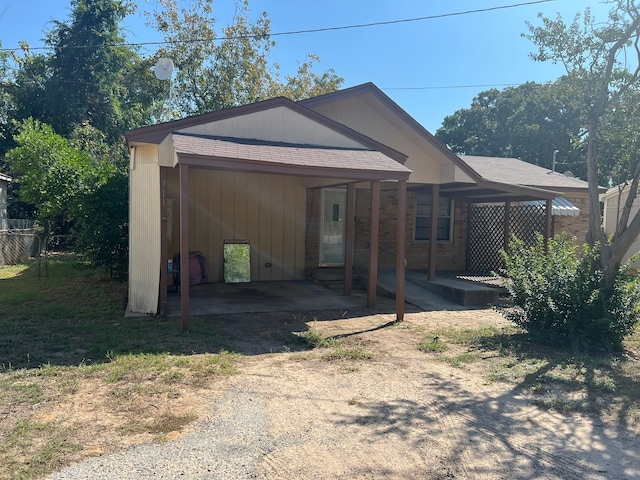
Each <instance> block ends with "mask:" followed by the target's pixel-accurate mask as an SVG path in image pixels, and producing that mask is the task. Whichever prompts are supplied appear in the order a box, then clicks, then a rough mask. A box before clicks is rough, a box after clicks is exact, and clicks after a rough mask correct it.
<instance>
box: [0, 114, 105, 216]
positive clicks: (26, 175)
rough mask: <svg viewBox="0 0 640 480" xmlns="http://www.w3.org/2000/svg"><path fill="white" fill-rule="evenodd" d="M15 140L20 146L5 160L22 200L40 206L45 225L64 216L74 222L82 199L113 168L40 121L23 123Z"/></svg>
mask: <svg viewBox="0 0 640 480" xmlns="http://www.w3.org/2000/svg"><path fill="white" fill-rule="evenodd" d="M15 140H16V142H17V144H18V146H17V147H15V148H13V149H12V150H10V151H9V152H7V154H6V157H5V159H6V161H7V163H8V165H9V167H10V168H11V172H12V174H13V175H14V176H15V177H16V181H17V182H18V183H19V184H20V198H21V200H23V201H25V202H28V203H30V204H32V205H35V206H36V209H37V215H38V219H39V220H41V221H42V222H50V221H53V220H54V219H55V218H56V217H60V216H62V217H64V218H65V219H66V221H71V219H72V217H73V213H74V210H75V207H74V205H75V204H76V200H77V198H78V196H79V195H80V194H82V193H84V192H86V191H89V190H90V189H91V188H95V186H96V185H97V184H99V183H100V182H102V181H104V178H105V177H106V176H107V174H108V171H109V169H110V168H109V167H108V166H107V165H106V164H104V163H99V164H96V162H94V160H93V159H92V158H91V156H90V155H89V154H88V153H86V152H84V151H82V150H79V149H77V148H75V147H74V146H73V145H72V144H71V142H70V141H69V140H67V139H66V138H64V137H62V136H61V135H58V134H57V133H55V132H54V131H53V128H52V127H51V126H49V125H46V124H44V123H41V122H39V121H38V120H33V119H27V120H25V121H23V122H21V123H20V125H19V130H18V134H17V135H16V136H15Z"/></svg>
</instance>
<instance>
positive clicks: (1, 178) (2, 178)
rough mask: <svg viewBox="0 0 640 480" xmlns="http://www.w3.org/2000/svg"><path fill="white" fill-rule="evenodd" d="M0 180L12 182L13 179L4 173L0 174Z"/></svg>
mask: <svg viewBox="0 0 640 480" xmlns="http://www.w3.org/2000/svg"><path fill="white" fill-rule="evenodd" d="M0 180H4V181H5V182H11V181H13V179H12V178H11V177H10V176H9V175H5V174H4V173H0Z"/></svg>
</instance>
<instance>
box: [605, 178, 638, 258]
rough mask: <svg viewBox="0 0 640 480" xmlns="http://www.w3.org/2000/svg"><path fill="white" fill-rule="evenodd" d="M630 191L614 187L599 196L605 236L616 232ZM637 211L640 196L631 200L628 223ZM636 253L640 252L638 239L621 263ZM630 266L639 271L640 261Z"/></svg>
mask: <svg viewBox="0 0 640 480" xmlns="http://www.w3.org/2000/svg"><path fill="white" fill-rule="evenodd" d="M630 189H631V186H630V185H627V186H625V187H622V186H615V187H612V188H610V189H609V190H607V191H606V192H605V193H603V194H602V195H600V201H601V202H602V203H603V204H604V207H603V219H602V223H603V228H604V232H605V234H606V235H613V234H614V233H615V231H616V228H618V222H619V219H620V212H622V209H623V207H624V204H625V202H626V201H627V198H628V197H629V191H630ZM638 210H640V196H636V198H635V199H634V200H633V205H632V206H631V214H630V215H629V221H631V220H632V219H633V217H634V216H635V215H636V214H637V213H638ZM638 252H640V238H638V239H637V240H636V241H635V242H634V243H633V244H632V245H631V248H629V251H628V252H627V254H626V255H625V256H624V257H623V259H622V262H623V263H626V262H627V261H628V260H629V259H630V258H631V257H632V256H633V255H635V254H637V253H638ZM631 266H632V267H633V268H635V269H640V260H636V261H635V262H634V263H633V265H631Z"/></svg>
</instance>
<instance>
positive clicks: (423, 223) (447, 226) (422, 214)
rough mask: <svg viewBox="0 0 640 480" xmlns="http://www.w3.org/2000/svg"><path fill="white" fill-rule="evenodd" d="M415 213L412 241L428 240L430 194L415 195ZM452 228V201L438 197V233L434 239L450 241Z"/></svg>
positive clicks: (429, 233)
mask: <svg viewBox="0 0 640 480" xmlns="http://www.w3.org/2000/svg"><path fill="white" fill-rule="evenodd" d="M415 212H416V221H415V232H414V240H429V239H430V238H431V193H423V192H417V193H416V208H415ZM452 226H453V199H451V198H447V197H440V198H439V204H438V233H437V236H436V238H437V239H438V240H441V241H451V227H452Z"/></svg>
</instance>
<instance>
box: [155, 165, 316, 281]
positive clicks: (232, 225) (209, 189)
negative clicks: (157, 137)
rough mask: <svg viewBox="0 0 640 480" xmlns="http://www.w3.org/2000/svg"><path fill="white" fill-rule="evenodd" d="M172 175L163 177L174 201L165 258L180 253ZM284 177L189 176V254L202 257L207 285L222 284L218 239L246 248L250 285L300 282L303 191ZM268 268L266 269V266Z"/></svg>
mask: <svg viewBox="0 0 640 480" xmlns="http://www.w3.org/2000/svg"><path fill="white" fill-rule="evenodd" d="M178 180H179V178H178V172H177V170H171V171H170V172H169V176H168V192H169V197H171V198H175V199H176V201H175V202H174V212H173V213H174V222H173V232H172V240H171V242H170V244H169V252H168V254H169V256H170V257H171V256H173V255H174V254H176V253H178V252H179V250H180V244H179V231H180V230H179V223H180V222H179V201H178V200H177V199H179V191H178V185H179V182H178ZM303 180H304V179H299V178H296V177H289V176H279V175H265V174H252V173H236V172H221V171H215V170H200V169H190V171H189V192H190V198H191V201H190V206H189V237H190V245H189V250H191V251H193V250H198V251H201V252H202V253H203V254H204V255H205V257H206V258H207V263H208V266H209V281H210V282H221V281H223V257H222V251H223V244H224V240H247V241H248V242H249V244H250V245H251V280H252V281H269V280H296V279H302V278H304V235H305V219H306V216H305V209H306V188H305V186H304V182H303ZM267 264H270V266H267Z"/></svg>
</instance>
